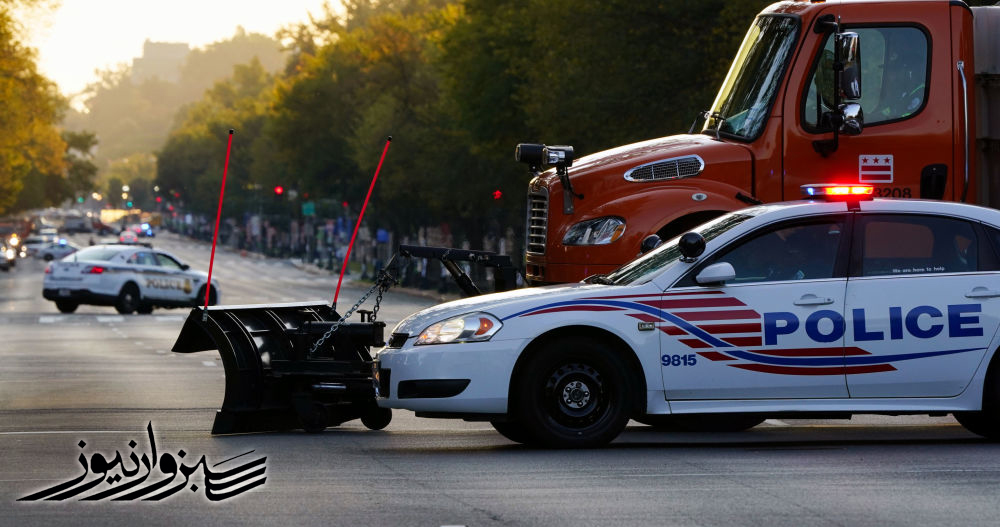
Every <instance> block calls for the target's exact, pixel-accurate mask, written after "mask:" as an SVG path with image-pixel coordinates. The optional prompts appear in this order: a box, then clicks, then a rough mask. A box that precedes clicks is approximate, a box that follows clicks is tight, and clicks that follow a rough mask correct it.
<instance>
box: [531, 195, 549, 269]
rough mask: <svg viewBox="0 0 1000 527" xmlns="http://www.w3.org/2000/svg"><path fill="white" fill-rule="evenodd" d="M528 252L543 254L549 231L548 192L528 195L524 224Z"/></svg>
mask: <svg viewBox="0 0 1000 527" xmlns="http://www.w3.org/2000/svg"><path fill="white" fill-rule="evenodd" d="M525 228H526V229H527V232H526V233H525V239H526V240H527V241H528V247H527V249H528V252H529V253H534V254H545V238H546V233H547V232H548V230H549V192H548V190H545V189H542V190H540V191H538V192H529V193H528V219H527V221H526V222H525Z"/></svg>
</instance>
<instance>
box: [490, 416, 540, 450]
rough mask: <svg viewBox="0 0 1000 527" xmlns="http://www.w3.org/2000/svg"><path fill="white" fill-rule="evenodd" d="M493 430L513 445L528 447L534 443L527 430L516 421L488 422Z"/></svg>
mask: <svg viewBox="0 0 1000 527" xmlns="http://www.w3.org/2000/svg"><path fill="white" fill-rule="evenodd" d="M490 424H491V425H493V429H494V430H496V431H497V432H500V435H502V436H504V437H506V438H507V439H510V440H511V441H513V442H515V443H521V444H522V445H530V444H532V443H533V442H534V441H533V440H532V436H531V434H530V433H529V432H528V430H527V429H526V428H525V427H524V425H522V424H521V423H519V422H517V421H490Z"/></svg>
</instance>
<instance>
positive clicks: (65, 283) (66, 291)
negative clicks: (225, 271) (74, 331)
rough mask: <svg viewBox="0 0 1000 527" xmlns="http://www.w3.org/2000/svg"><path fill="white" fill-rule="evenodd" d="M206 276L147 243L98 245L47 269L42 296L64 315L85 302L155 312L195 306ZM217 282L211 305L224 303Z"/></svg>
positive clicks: (200, 299)
mask: <svg viewBox="0 0 1000 527" xmlns="http://www.w3.org/2000/svg"><path fill="white" fill-rule="evenodd" d="M206 282H207V275H206V274H205V273H203V272H201V271H193V270H191V268H190V266H188V265H187V264H185V263H182V262H181V261H180V260H178V259H177V258H176V257H174V256H173V255H171V254H170V253H167V252H165V251H161V250H158V249H152V248H150V247H147V246H143V245H94V246H92V247H87V248H84V249H81V250H79V251H77V252H75V253H73V254H71V255H69V256H67V257H65V258H63V259H62V260H59V261H55V262H51V263H49V265H48V267H46V268H45V280H44V282H43V289H42V296H44V297H45V298H46V299H47V300H52V301H53V302H55V303H56V307H57V308H58V309H59V311H61V312H63V313H72V312H73V311H76V308H77V307H78V306H79V305H80V304H93V305H101V306H115V309H117V310H118V312H119V313H123V314H129V313H132V312H139V313H142V314H145V313H150V312H152V311H153V308H154V307H190V306H194V305H200V304H201V302H203V301H204V298H205V284H206ZM219 295H220V290H219V284H218V283H217V282H216V281H214V280H213V281H212V288H211V291H210V293H209V303H210V304H212V305H215V304H216V303H217V302H218V300H219Z"/></svg>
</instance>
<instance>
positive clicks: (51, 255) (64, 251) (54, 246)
mask: <svg viewBox="0 0 1000 527" xmlns="http://www.w3.org/2000/svg"><path fill="white" fill-rule="evenodd" d="M79 250H80V247H78V246H76V245H73V244H72V243H69V242H67V241H66V240H59V241H58V242H55V243H50V244H48V245H46V246H45V247H42V248H41V249H39V250H38V252H37V253H35V258H41V259H42V260H45V261H46V262H51V261H52V260H58V259H60V258H63V257H65V256H67V255H70V254H73V253H75V252H76V251H79Z"/></svg>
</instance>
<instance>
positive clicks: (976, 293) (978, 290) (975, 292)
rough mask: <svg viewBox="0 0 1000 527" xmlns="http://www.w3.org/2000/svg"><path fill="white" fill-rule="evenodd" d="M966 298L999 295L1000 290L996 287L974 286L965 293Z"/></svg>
mask: <svg viewBox="0 0 1000 527" xmlns="http://www.w3.org/2000/svg"><path fill="white" fill-rule="evenodd" d="M965 296H966V297H968V298H993V297H995V296H1000V291H997V290H996V289H987V288H985V287H982V286H980V287H975V288H973V289H972V291H969V292H968V293H965Z"/></svg>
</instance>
